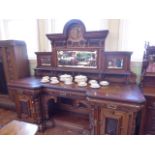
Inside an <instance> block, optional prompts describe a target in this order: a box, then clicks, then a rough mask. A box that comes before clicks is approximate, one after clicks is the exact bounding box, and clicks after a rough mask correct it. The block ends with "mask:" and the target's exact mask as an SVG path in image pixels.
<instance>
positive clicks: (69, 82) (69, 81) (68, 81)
mask: <svg viewBox="0 0 155 155" xmlns="http://www.w3.org/2000/svg"><path fill="white" fill-rule="evenodd" d="M72 83H73V82H72V80H65V81H64V84H66V85H70V84H72Z"/></svg>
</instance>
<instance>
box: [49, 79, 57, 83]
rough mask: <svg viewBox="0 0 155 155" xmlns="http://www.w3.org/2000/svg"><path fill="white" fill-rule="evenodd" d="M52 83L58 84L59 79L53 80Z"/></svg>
mask: <svg viewBox="0 0 155 155" xmlns="http://www.w3.org/2000/svg"><path fill="white" fill-rule="evenodd" d="M51 83H52V84H57V83H59V80H57V79H54V80H51Z"/></svg>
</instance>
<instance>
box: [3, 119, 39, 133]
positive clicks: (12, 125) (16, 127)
mask: <svg viewBox="0 0 155 155" xmlns="http://www.w3.org/2000/svg"><path fill="white" fill-rule="evenodd" d="M37 131H38V126H37V125H36V124H32V123H27V122H23V121H18V120H13V121H11V122H9V123H8V124H6V125H5V126H3V127H2V128H1V129H0V135H34V134H36V132H37Z"/></svg>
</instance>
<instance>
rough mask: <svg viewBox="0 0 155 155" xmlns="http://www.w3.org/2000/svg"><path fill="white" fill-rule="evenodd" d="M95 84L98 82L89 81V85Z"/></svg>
mask: <svg viewBox="0 0 155 155" xmlns="http://www.w3.org/2000/svg"><path fill="white" fill-rule="evenodd" d="M94 83H95V84H96V83H97V81H96V80H90V81H89V84H94Z"/></svg>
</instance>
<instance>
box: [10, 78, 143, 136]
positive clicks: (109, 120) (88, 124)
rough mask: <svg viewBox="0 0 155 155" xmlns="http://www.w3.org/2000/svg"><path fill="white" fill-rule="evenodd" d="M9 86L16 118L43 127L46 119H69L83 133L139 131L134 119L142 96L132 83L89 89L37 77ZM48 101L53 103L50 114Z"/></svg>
mask: <svg viewBox="0 0 155 155" xmlns="http://www.w3.org/2000/svg"><path fill="white" fill-rule="evenodd" d="M9 87H10V89H12V91H14V92H16V94H17V95H16V104H17V113H18V116H19V118H21V119H24V120H26V121H32V122H35V123H37V124H38V125H40V126H41V127H43V128H44V129H46V128H47V124H46V123H47V122H48V121H51V124H52V125H55V123H57V122H60V121H61V122H62V123H64V125H65V123H66V122H65V120H63V119H68V121H70V122H72V123H73V124H74V126H73V127H72V128H74V129H76V130H79V131H81V133H85V134H135V133H136V130H137V131H138V132H139V131H140V125H141V124H137V122H136V120H137V116H138V112H140V111H141V110H142V109H143V107H144V103H145V99H144V96H143V95H142V93H141V92H140V90H139V88H138V87H137V86H136V85H135V84H132V85H123V84H119V85H118V84H111V85H110V86H107V87H103V88H100V89H92V88H89V87H85V88H80V87H78V86H77V85H76V84H74V85H72V86H71V85H70V86H69V85H68V86H66V85H64V84H63V83H60V84H58V85H52V84H42V83H40V79H38V78H26V79H22V80H19V81H14V82H13V83H10V84H9ZM65 99H66V100H65ZM49 101H51V103H52V104H54V105H55V107H54V105H53V107H52V108H51V110H52V109H53V111H52V112H51V113H49V110H50V109H49V106H48V103H50V102H49ZM61 117H62V118H61ZM67 117H68V118H67ZM63 121H64V122H63ZM75 121H76V122H75Z"/></svg>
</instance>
